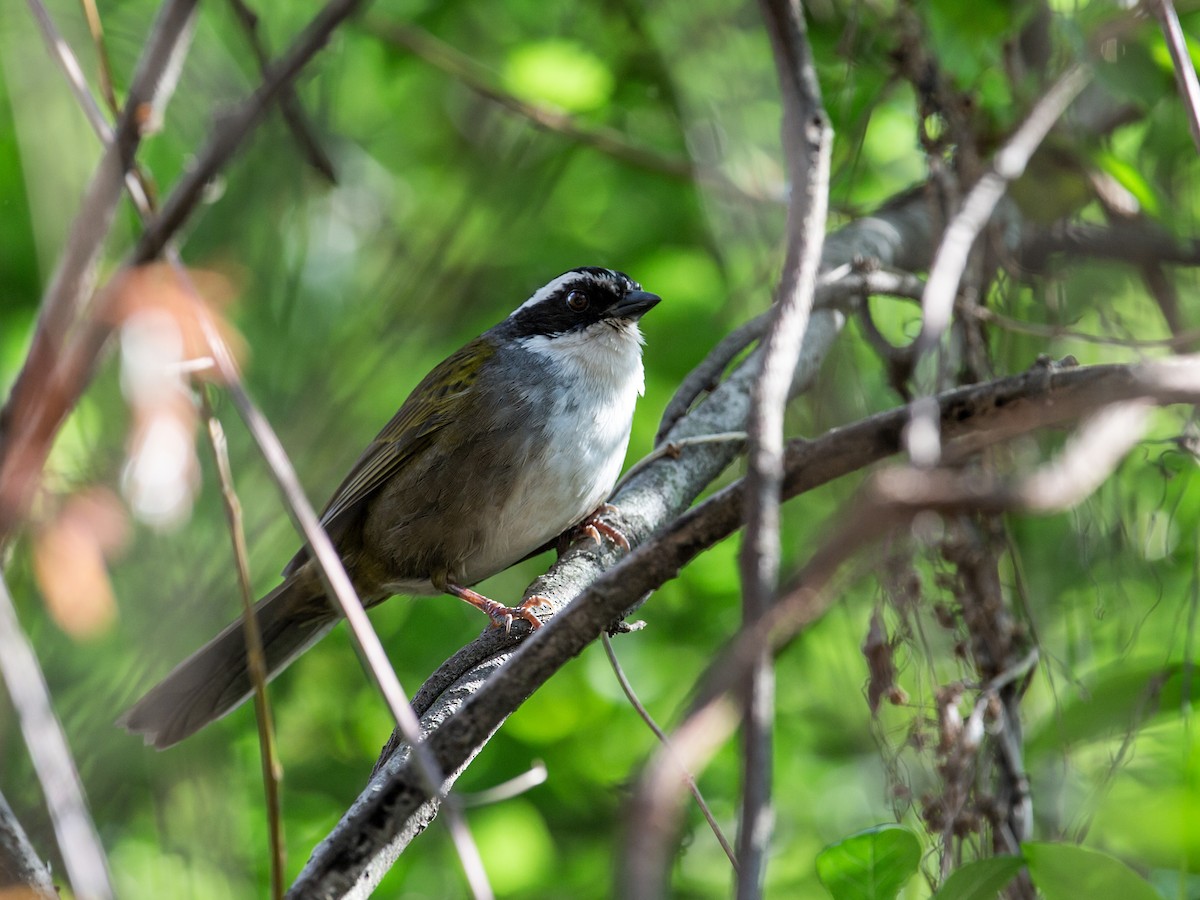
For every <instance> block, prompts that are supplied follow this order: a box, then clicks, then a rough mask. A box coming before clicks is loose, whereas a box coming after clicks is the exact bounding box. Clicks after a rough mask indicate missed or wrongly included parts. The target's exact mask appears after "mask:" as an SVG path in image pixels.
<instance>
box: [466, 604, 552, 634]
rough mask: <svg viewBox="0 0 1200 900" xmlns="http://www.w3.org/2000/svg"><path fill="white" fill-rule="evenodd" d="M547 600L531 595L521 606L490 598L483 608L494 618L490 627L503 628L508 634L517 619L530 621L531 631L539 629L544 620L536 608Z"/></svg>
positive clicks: (490, 617) (489, 616)
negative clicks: (538, 615)
mask: <svg viewBox="0 0 1200 900" xmlns="http://www.w3.org/2000/svg"><path fill="white" fill-rule="evenodd" d="M545 602H546V598H545V597H539V596H537V595H534V596H532V597H530V598H529V599H528V600H526V601H525V602H524V603H522V604H521V605H520V606H505V605H504V604H503V603H497V602H496V601H495V600H488V601H487V602H486V603H485V604H484V605H483V606H482V609H483V611H484V612H485V613H487V615H488V618H489V619H491V620H492V624H491V626H490V627H491V628H503V629H504V633H505V634H508V633H509V632H510V631H511V630H512V624H513V622H514V621H515V620H516V619H523V620H524V621H526V622H528V623H529V628H530V630H531V631H537V630H538V629H539V628H541V627H542V620H541V619H539V618H538V617H537V614H536V613H534V610H535V609H537V608H538V607H539V606H541V605H542V604H543V603H545Z"/></svg>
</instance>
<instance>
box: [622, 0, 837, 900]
mask: <svg viewBox="0 0 1200 900" xmlns="http://www.w3.org/2000/svg"><path fill="white" fill-rule="evenodd" d="M759 9H760V12H761V14H762V17H763V20H764V22H765V23H766V28H767V34H768V35H769V37H770V39H771V49H772V52H773V54H774V57H775V70H776V74H777V76H778V78H779V85H780V94H781V99H782V106H783V148H784V153H785V155H786V157H787V169H788V179H789V181H790V182H791V186H792V193H791V200H790V202H789V204H788V226H787V255H786V259H785V260H784V264H783V271H782V273H781V275H780V279H779V287H778V289H777V291H776V302H775V307H774V310H773V314H772V317H771V324H770V325H769V326H768V328H767V332H766V335H765V337H764V338H763V347H762V353H761V358H760V362H759V367H760V368H759V373H758V375H757V377H756V378H755V380H754V384H753V387H752V388H751V393H750V398H751V400H750V416H749V420H748V423H747V426H746V431H747V435H748V439H747V448H746V449H747V471H746V501H747V504H746V528H745V535H744V538H743V540H742V547H741V552H740V554H739V569H740V571H741V580H742V627H743V628H746V627H752V626H753V624H754V623H755V622H757V621H758V620H759V619H761V618H762V617H763V616H764V615H765V614H766V612H767V610H768V608H769V607H770V604H771V598H772V597H773V596H774V594H775V590H776V586H777V580H778V578H779V552H780V551H779V502H780V498H779V491H780V486H781V484H782V482H783V414H784V407H785V406H786V404H787V400H788V396H789V394H790V390H791V384H792V374H793V372H795V370H796V363H797V362H798V361H799V358H800V348H801V344H802V342H803V340H804V332H805V330H806V329H807V328H808V320H809V313H810V312H811V310H812V303H813V294H814V292H815V291H816V284H817V269H818V267H819V265H820V262H821V243H822V241H823V239H824V236H825V214H826V211H827V209H828V204H829V157H830V152H831V147H832V144H833V129H832V128H831V127H830V124H829V119H828V117H827V116H826V115H825V110H824V108H823V107H822V105H821V89H820V86H819V84H818V82H817V73H816V69H815V68H814V66H813V60H812V51H811V50H810V49H809V46H808V35H807V33H806V29H805V24H804V13H803V11H802V10H801V9H800V5H799V2H798V0H762V2H761V3H760V4H759ZM742 717H743V718H742V729H743V730H742V753H743V759H742V807H741V820H740V822H739V831H738V853H737V855H738V860H739V861H740V867H739V869H738V873H737V897H738V900H755V898H758V897H761V896H762V889H763V883H764V881H765V879H766V860H767V853H768V850H769V848H770V843H771V834H772V831H773V830H774V824H773V821H772V819H773V815H774V813H773V808H772V804H771V785H772V771H773V767H774V762H773V743H774V717H775V672H774V667H773V664H772V661H771V658H770V656H769V655H767V654H763V655H762V656H761V657H760V659H759V661H758V664H757V665H756V666H755V667H754V669H753V671H752V672H750V673H749V676H748V680H747V682H746V684H744V685H743V687H742ZM665 873H666V870H664V872H663V875H662V876H660V878H656V879H654V880H652V881H650V882H649V883H647V884H644V885H633V887H634V888H635V890H637V891H638V892H639V895H640V896H654V895H657V894H658V892H659V891H660V890H661V879H662V878H665Z"/></svg>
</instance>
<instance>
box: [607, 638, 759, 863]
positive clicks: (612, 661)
mask: <svg viewBox="0 0 1200 900" xmlns="http://www.w3.org/2000/svg"><path fill="white" fill-rule="evenodd" d="M600 640H601V642H602V643H603V644H604V653H605V655H607V656H608V662H609V665H611V666H612V670H613V674H615V675H616V676H617V683H618V684H620V685H621V690H622V691H623V692H624V694H625V699H626V700H628V701H629V705H630V706H632V707H633V709H634V711H635V712H636V713H637V714H638V717H639V718H640V719H641V720H642V721H643V722H645V723H646V727H647V728H649V729H650V730H651V731H652V732H653V733H654V736H655V737H656V738H658V740H659V743H661V744H662V745H663V750H665V751H666V753H667V755H668V756H669V757H670V758H671V759H672V760H674V761H675V763H676V767H677V769H678V774H679V775H681V776H682V777H683V780H684V783H685V784H686V785H687V789H688V793H689V794H691V795H692V799H693V800H695V801H696V806H698V807H699V808H700V812H701V813H702V814H703V815H704V820H705V821H706V822H708V827H709V828H710V829H711V830H712V833H713V835H714V836H715V837H716V839H717V843H718V844H720V845H721V849H722V850H724V851H725V856H726V857H728V859H729V864H730V865H731V866H733V870H734V871H735V872H736V871H737V869H738V862H737V855H736V854H735V853H734V852H733V846H732V845H731V844H730V843H729V839H728V838H727V837H725V832H723V831H722V830H721V826H720V825H718V824H717V819H716V817H715V816H714V815H713V814H712V810H711V809H709V806H708V803H707V802H706V801H705V799H704V795H703V794H701V793H700V787H699V785H697V784H696V777H695V776H694V775H692V773H691V772H689V771H688V768H687V766H685V765H684V764H683V761H682V760H681V759H680V758H679V757H678V756H677V755H676V754H674V753H672V752H671V748H670V746H669V745H668V743H667V735H666V732H664V731H663V730H662V729H661V728H659V727H658V723H657V722H655V721H654V716H652V715H650V710H648V709H646V707H645V706H643V705H642V701H641V700H639V699H638V695H637V691H635V690H634V689H633V685H632V684H630V683H629V679H628V678H627V677H626V675H625V670H624V669H622V668H621V661H620V660H619V659H617V651H616V650H614V649H613V645H612V640H611V638H609V636H608V635H607V634H602V635H600ZM631 821H634V822H636V821H637V820H636V818H634V819H631Z"/></svg>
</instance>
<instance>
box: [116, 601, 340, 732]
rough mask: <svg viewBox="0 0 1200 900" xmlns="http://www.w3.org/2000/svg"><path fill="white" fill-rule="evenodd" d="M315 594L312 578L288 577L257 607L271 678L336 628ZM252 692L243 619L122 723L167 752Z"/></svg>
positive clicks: (330, 612)
mask: <svg viewBox="0 0 1200 900" xmlns="http://www.w3.org/2000/svg"><path fill="white" fill-rule="evenodd" d="M316 590H320V588H316ZM313 591H314V588H313V587H309V586H308V579H305V580H304V582H302V581H301V580H300V579H291V578H289V579H288V580H287V581H285V582H284V583H283V584H281V585H280V586H279V587H277V588H275V590H273V591H271V593H269V594H267V596H265V597H263V598H262V599H261V600H260V601H258V603H257V604H256V605H255V607H254V615H255V618H256V619H257V620H258V628H259V633H260V634H261V635H262V644H263V654H264V656H265V657H266V662H267V677H268V678H272V677H274V676H275V675H278V674H279V673H280V672H281V671H283V669H284V668H285V667H286V666H287V664H288V663H290V662H291V661H292V660H293V659H295V658H296V657H297V656H299V655H300V653H302V652H303V651H304V650H307V649H308V648H309V647H310V646H312V645H313V644H314V643H316V642H317V641H318V640H320V639H321V638H322V637H324V636H325V633H326V632H328V631H329V630H330V629H331V628H332V627H333V626H334V625H335V624H336V623H337V615H336V614H335V613H334V612H333V610H332V609H331V608H330V606H329V604H328V602H327V601H326V600H325V598H324V595H316V596H314V594H313ZM253 690H254V687H253V684H252V682H251V681H250V673H249V670H248V663H247V659H246V637H245V625H244V624H243V622H242V620H241V619H239V620H238V621H236V622H234V623H233V624H231V625H229V627H227V628H226V629H225V630H224V631H222V632H221V633H220V634H218V635H217V636H216V637H215V638H213V639H212V640H211V641H209V642H208V643H207V644H205V645H204V646H203V647H201V648H200V649H199V650H197V651H196V652H195V653H193V654H192V655H191V656H189V657H188V658H187V659H185V660H184V661H183V662H181V663H180V664H179V665H178V666H176V667H175V669H174V671H172V672H171V674H170V675H168V676H167V677H166V678H164V679H163V680H162V681H161V682H159V683H158V684H157V685H155V686H154V687H153V688H151V689H150V691H149V692H148V693H147V694H146V696H144V697H143V698H142V699H141V700H139V701H138V702H137V703H136V704H135V705H134V706H133V707H132V708H131V709H130V710H129V711H128V712H126V713H125V714H124V715H123V716H121V718H119V719H118V720H117V724H118V725H120V726H121V727H123V728H125V729H127V730H129V731H131V732H133V733H135V734H142V735H145V738H146V743H147V744H152V745H153V746H155V747H157V748H158V749H160V750H162V749H164V748H166V747H170V746H171V745H172V744H177V743H179V742H180V741H182V740H183V739H184V738H185V737H188V736H189V735H192V734H194V733H195V732H197V731H199V730H200V729H201V728H203V727H204V726H205V725H207V724H208V723H209V722H213V721H215V720H217V719H219V718H221V716H223V715H225V714H226V713H228V712H229V711H230V710H232V709H234V708H236V707H237V706H239V705H240V704H241V703H242V701H244V700H245V699H246V698H247V697H249V696H250V694H251V693H252V691H253Z"/></svg>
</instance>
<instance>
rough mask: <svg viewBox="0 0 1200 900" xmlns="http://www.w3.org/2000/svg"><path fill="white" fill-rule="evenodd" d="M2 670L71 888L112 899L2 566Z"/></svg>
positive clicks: (91, 897)
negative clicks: (42, 793) (43, 794)
mask: <svg viewBox="0 0 1200 900" xmlns="http://www.w3.org/2000/svg"><path fill="white" fill-rule="evenodd" d="M0 675H3V677H4V683H5V685H6V686H7V687H8V696H9V697H10V698H11V699H12V704H13V708H14V709H15V710H16V712H17V721H18V722H19V723H20V725H21V734H22V735H23V736H24V738H25V746H26V747H28V748H29V756H30V759H32V760H33V768H34V770H35V771H36V772H37V776H38V781H39V782H40V783H41V785H42V791H43V792H44V793H45V795H46V806H47V808H48V809H49V810H50V821H51V822H52V823H53V825H54V836H55V838H56V839H57V840H58V849H59V852H60V853H61V854H62V859H63V865H64V866H66V869H67V878H68V879H69V881H70V882H71V889H72V890H73V891H74V892H75V896H76V897H80V898H86V900H107V898H111V897H112V896H113V889H112V880H111V878H110V877H109V873H108V861H107V860H106V859H105V857H104V849H103V847H102V846H101V844H100V836H99V834H97V833H96V826H95V825H94V824H93V823H92V817H91V814H90V813H89V812H88V808H87V800H86V799H85V798H84V791H83V784H82V782H81V781H80V780H79V771H78V770H77V769H76V768H75V761H74V760H73V759H72V758H71V750H70V747H69V746H68V744H67V736H66V734H64V733H63V727H62V723H61V722H59V721H58V717H57V716H56V715H55V714H54V708H53V706H52V705H51V702H50V691H49V689H48V688H47V687H46V678H45V676H44V675H43V674H42V669H41V666H39V665H38V661H37V656H36V655H35V654H34V652H33V647H32V646H30V643H29V639H28V638H27V637H26V636H25V633H24V632H23V631H22V630H21V624H20V622H19V621H18V619H17V610H16V607H15V606H14V605H13V599H12V595H11V594H10V593H9V592H8V585H7V584H6V583H5V581H4V572H3V571H0Z"/></svg>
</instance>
